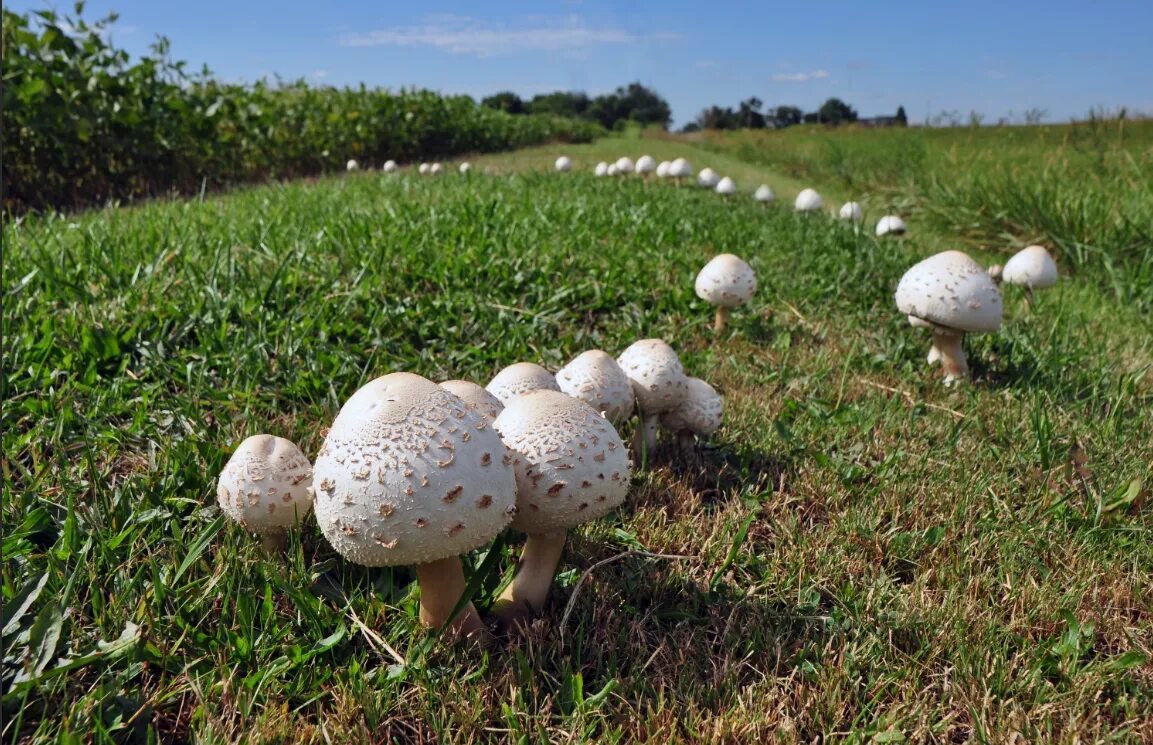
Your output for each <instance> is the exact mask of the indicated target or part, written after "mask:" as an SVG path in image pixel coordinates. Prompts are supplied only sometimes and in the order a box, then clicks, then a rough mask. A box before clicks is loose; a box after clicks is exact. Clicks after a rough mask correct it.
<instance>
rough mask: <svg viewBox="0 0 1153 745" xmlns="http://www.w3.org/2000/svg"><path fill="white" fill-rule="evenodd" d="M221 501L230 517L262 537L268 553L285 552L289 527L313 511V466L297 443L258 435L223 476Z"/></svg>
mask: <svg viewBox="0 0 1153 745" xmlns="http://www.w3.org/2000/svg"><path fill="white" fill-rule="evenodd" d="M216 501H217V503H218V504H219V505H220V509H221V510H223V512H224V514H225V515H228V517H230V518H232V519H233V520H235V521H236V522H238V523H240V525H241V526H243V527H244V528H245V529H246V530H249V531H251V532H253V533H256V534H257V535H258V536H260V542H261V543H262V544H263V546H264V548H265V550H266V551H268V552H269V553H273V552H276V551H282V550H284V544H285V535H286V533H287V531H288V529H289V528H292V527H295V526H296V525H299V524H300V522H301V521H302V520H303V519H304V518H305V517H306V516H307V515H308V513H309V512H311V511H312V465H311V464H310V463H309V462H308V458H306V457H305V455H304V453H302V452H300V448H298V447H297V446H296V445H295V444H293V443H292V441H290V440H286V439H284V438H283V437H274V436H273V435H253V436H252V437H249V438H248V439H246V440H245V441H244V442H242V443H240V447H238V448H236V452H234V453H233V454H232V457H231V458H229V459H228V463H227V464H225V466H224V470H222V471H221V472H220V478H219V479H218V480H217V482H216Z"/></svg>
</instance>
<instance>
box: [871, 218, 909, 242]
mask: <svg viewBox="0 0 1153 745" xmlns="http://www.w3.org/2000/svg"><path fill="white" fill-rule="evenodd" d="M905 230H906V228H905V221H904V220H902V219H901V218H899V217H897V216H896V215H885V216H884V217H882V218H881V219H880V220H877V237H878V238H880V237H881V236H883V235H904V234H905Z"/></svg>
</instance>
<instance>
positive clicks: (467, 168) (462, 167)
mask: <svg viewBox="0 0 1153 745" xmlns="http://www.w3.org/2000/svg"><path fill="white" fill-rule="evenodd" d="M471 170H472V164H471V163H468V162H465V163H461V164H460V172H461V173H468V172H469V171H471Z"/></svg>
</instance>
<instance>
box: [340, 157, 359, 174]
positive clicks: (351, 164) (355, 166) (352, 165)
mask: <svg viewBox="0 0 1153 745" xmlns="http://www.w3.org/2000/svg"><path fill="white" fill-rule="evenodd" d="M344 170H346V171H349V172H350V173H351V172H352V171H358V170H360V164H359V163H357V162H356V161H355V160H350V161H348V162H347V163H345V164H344Z"/></svg>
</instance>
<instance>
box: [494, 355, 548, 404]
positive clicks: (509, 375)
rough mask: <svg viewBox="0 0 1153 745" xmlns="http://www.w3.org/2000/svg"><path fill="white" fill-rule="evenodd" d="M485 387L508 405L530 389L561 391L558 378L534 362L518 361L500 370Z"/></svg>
mask: <svg viewBox="0 0 1153 745" xmlns="http://www.w3.org/2000/svg"><path fill="white" fill-rule="evenodd" d="M485 389H486V390H488V392H489V393H491V394H492V395H494V396H496V397H497V398H499V399H500V401H501V403H503V404H504V405H505V406H508V402H509V401H511V400H512V399H514V398H516V397H517V396H520V395H523V394H525V393H528V392H529V391H540V390H545V391H559V390H560V386H558V385H557V384H556V378H554V377H553V374H552V373H550V372H549V371H548V370H546V369H544V368H543V367H541V366H540V365H538V364H536V363H533V362H517V363H516V364H513V365H509V366H508V367H506V368H504V369H503V370H501V371H500V372H498V373H497V374H496V375H495V376H493V379H492V380H490V381H489V382H488V385H486V386H485Z"/></svg>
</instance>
